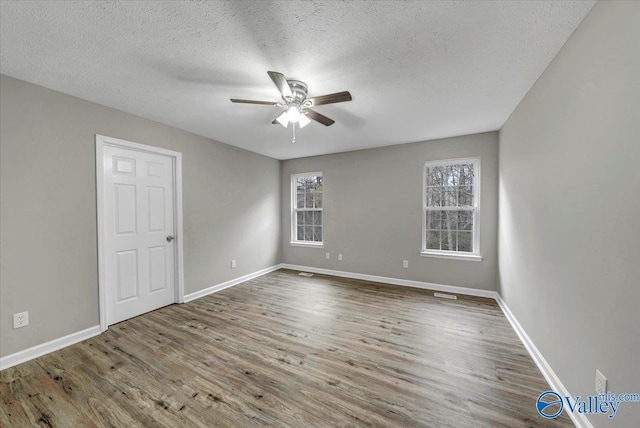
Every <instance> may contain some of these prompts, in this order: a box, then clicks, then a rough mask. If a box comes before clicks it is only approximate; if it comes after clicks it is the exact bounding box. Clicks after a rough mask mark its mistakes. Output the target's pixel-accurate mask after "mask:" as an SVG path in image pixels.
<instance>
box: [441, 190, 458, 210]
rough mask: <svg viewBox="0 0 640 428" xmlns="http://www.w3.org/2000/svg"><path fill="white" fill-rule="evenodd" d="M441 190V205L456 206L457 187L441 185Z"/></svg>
mask: <svg viewBox="0 0 640 428" xmlns="http://www.w3.org/2000/svg"><path fill="white" fill-rule="evenodd" d="M442 189H443V192H442V206H443V207H457V206H458V204H457V196H458V195H457V189H456V187H452V186H446V187H443V188H442Z"/></svg>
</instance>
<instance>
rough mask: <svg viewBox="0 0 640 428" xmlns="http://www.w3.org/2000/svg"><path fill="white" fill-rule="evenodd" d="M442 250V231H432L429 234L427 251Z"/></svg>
mask: <svg viewBox="0 0 640 428" xmlns="http://www.w3.org/2000/svg"><path fill="white" fill-rule="evenodd" d="M439 249H440V231H439V230H431V231H428V232H427V250H439Z"/></svg>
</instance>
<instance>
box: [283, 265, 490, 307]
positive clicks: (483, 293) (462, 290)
mask: <svg viewBox="0 0 640 428" xmlns="http://www.w3.org/2000/svg"><path fill="white" fill-rule="evenodd" d="M280 267H281V268H282V269H291V270H299V271H304V272H311V273H319V274H322V275H332V276H339V277H342V278H351V279H361V280H363V281H371V282H382V283H384V284H393V285H402V286H404V287H413V288H423V289H427V290H434V291H444V292H447V293H454V294H464V295H467V296H477V297H488V298H490V299H495V298H496V296H497V295H498V293H496V292H495V291H491V290H479V289H477V288H468V287H457V286H453V285H443V284H434V283H431V282H422V281H412V280H409V279H400V278H390V277H387V276H376V275H367V274H364V273H355V272H344V271H341V270H331V269H322V268H316V267H311V266H299V265H290V264H287V263H282V264H281V265H280Z"/></svg>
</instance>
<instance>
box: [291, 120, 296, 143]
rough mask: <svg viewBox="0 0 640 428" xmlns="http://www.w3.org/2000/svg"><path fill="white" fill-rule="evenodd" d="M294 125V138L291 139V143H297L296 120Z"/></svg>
mask: <svg viewBox="0 0 640 428" xmlns="http://www.w3.org/2000/svg"><path fill="white" fill-rule="evenodd" d="M292 125H293V140H292V141H291V144H295V143H296V124H295V122H294V123H292Z"/></svg>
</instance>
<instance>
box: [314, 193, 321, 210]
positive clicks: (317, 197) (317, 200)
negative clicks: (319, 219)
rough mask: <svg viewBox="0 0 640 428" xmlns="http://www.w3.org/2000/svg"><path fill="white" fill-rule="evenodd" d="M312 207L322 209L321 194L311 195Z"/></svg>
mask: <svg viewBox="0 0 640 428" xmlns="http://www.w3.org/2000/svg"><path fill="white" fill-rule="evenodd" d="M313 206H314V207H315V208H322V192H318V191H316V192H314V193H313Z"/></svg>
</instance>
